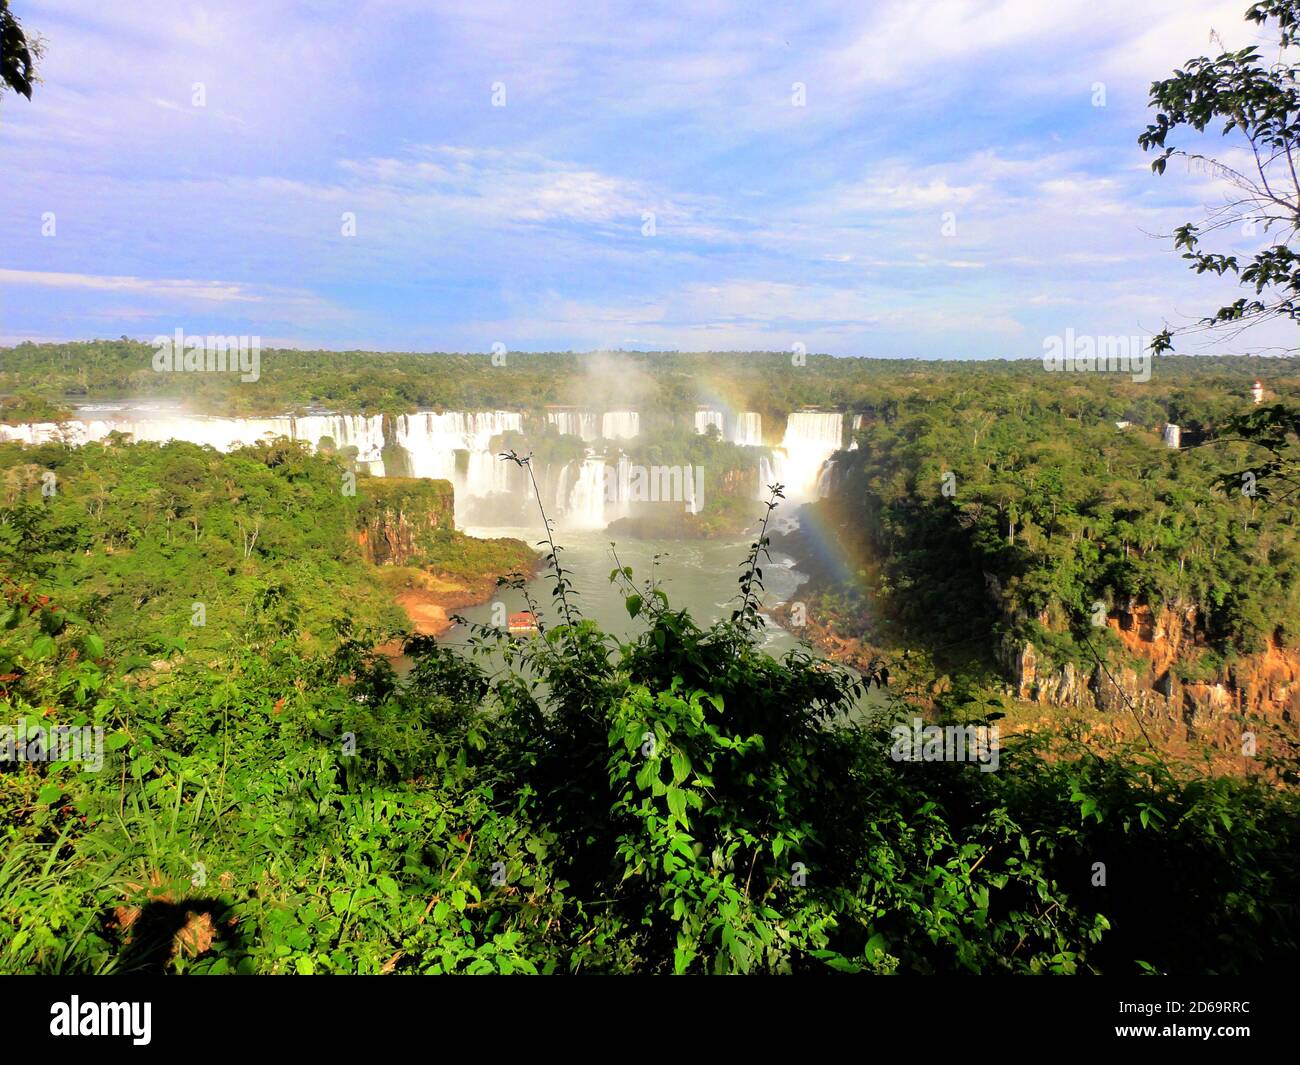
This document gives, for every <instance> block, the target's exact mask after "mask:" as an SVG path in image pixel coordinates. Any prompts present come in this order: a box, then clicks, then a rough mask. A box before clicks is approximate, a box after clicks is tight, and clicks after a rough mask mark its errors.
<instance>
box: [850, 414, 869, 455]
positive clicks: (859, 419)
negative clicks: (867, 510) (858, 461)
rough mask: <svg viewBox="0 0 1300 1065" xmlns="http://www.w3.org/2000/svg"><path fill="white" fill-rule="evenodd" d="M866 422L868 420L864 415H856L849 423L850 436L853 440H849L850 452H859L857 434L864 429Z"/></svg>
mask: <svg viewBox="0 0 1300 1065" xmlns="http://www.w3.org/2000/svg"><path fill="white" fill-rule="evenodd" d="M865 420H866V418H865V416H864V415H861V414H855V415H853V418H852V420H851V421H850V422H849V436H850V437H851V438H852V439H850V440H849V450H850V451H857V450H858V441H857V437H856V434H857V431H858V430H859V429H861V428H862V423H863V422H864V421H865Z"/></svg>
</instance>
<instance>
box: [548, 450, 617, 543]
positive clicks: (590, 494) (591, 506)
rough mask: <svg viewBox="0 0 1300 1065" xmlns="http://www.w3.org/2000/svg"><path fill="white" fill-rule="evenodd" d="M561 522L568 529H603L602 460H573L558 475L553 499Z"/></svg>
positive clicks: (603, 467)
mask: <svg viewBox="0 0 1300 1065" xmlns="http://www.w3.org/2000/svg"><path fill="white" fill-rule="evenodd" d="M556 506H557V509H558V510H559V512H560V522H561V524H562V525H563V526H565V527H568V528H571V529H603V528H604V527H605V525H606V521H605V460H604V459H591V458H589V459H583V460H582V461H581V462H572V463H570V464H569V465H568V466H566V467H565V468H564V473H563V474H562V475H561V476H560V491H559V498H558V499H557V500H556Z"/></svg>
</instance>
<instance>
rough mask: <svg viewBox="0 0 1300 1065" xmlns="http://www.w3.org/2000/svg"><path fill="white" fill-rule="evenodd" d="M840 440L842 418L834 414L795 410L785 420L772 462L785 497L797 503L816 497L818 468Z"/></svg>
mask: <svg viewBox="0 0 1300 1065" xmlns="http://www.w3.org/2000/svg"><path fill="white" fill-rule="evenodd" d="M843 440H844V415H843V414H840V413H839V412H838V411H795V412H794V413H793V414H791V415H790V417H789V418H788V419H786V423H785V436H784V438H783V439H782V440H781V451H779V452H777V461H776V463H775V465H776V470H775V473H776V476H777V477H778V478H779V479H780V481H781V483H782V484H784V485H785V486H786V498H788V499H790V500H793V501H795V502H800V503H806V502H808V501H809V500H812V499H816V498H818V495H819V493H818V488H819V484H818V482H819V478H820V476H821V473H822V467H823V466H824V465H825V463H826V460H827V459H829V458H830V457H831V455H833V454H834V453H835V452H836V451H838V450H839V449H840V447H841V446H842V445H843ZM782 452H784V454H782Z"/></svg>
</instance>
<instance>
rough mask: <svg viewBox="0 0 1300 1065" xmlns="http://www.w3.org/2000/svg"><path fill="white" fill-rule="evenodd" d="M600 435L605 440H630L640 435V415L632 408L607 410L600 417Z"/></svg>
mask: <svg viewBox="0 0 1300 1065" xmlns="http://www.w3.org/2000/svg"><path fill="white" fill-rule="evenodd" d="M600 435H601V436H603V437H604V438H605V439H606V440H631V439H632V438H633V437H634V436H640V435H641V415H640V414H638V413H637V412H636V411H634V410H607V411H606V412H605V413H604V414H603V415H602V416H601V419H600Z"/></svg>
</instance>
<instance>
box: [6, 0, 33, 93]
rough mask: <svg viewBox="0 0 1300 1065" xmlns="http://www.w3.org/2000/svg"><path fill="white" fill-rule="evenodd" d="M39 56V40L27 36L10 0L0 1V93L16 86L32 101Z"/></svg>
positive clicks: (15, 89)
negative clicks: (11, 8) (36, 63)
mask: <svg viewBox="0 0 1300 1065" xmlns="http://www.w3.org/2000/svg"><path fill="white" fill-rule="evenodd" d="M39 56H40V45H39V43H38V42H37V41H36V40H31V41H29V40H28V39H27V34H26V33H25V32H24V31H23V27H22V24H21V23H19V21H18V20H17V19H16V18H15V17H14V15H13V12H12V11H10V10H9V0H0V92H3V91H4V90H5V89H6V88H9V89H13V91H14V92H17V93H21V94H22V95H23V96H26V97H27V99H29V100H30V99H31V98H32V82H33V81H34V80H35V77H36V71H35V59H36V58H39Z"/></svg>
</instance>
